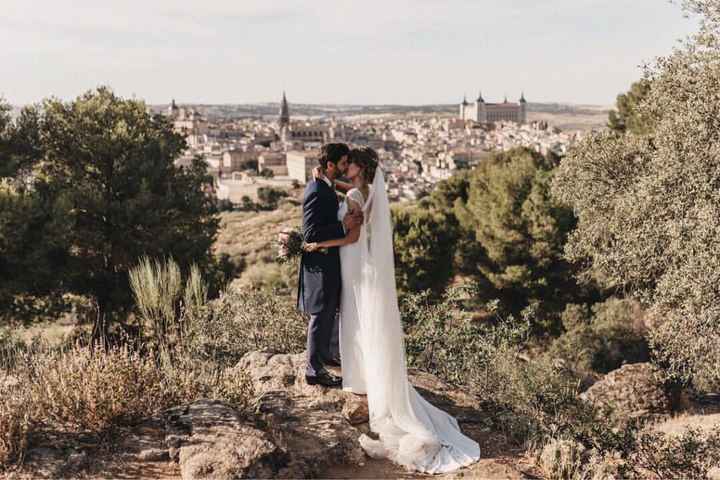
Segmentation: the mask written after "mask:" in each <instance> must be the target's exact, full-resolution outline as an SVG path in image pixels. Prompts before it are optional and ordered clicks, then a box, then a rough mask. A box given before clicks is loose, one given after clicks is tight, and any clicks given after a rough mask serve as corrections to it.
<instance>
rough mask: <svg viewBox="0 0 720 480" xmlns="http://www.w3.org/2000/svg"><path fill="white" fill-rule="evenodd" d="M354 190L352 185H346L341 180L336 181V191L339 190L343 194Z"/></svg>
mask: <svg viewBox="0 0 720 480" xmlns="http://www.w3.org/2000/svg"><path fill="white" fill-rule="evenodd" d="M352 188H353V185H352V183H345V182H341V181H340V180H335V189H336V190H339V191H341V192H343V193H347V192H349V191H350V190H351V189H352Z"/></svg>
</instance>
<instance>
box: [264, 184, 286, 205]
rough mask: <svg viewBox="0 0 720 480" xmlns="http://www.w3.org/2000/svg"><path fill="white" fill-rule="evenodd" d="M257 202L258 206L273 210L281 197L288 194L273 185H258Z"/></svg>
mask: <svg viewBox="0 0 720 480" xmlns="http://www.w3.org/2000/svg"><path fill="white" fill-rule="evenodd" d="M257 196H258V203H259V206H260V208H263V209H265V210H275V209H276V208H277V206H278V203H279V202H280V200H281V199H282V198H285V197H287V196H288V193H287V192H286V191H285V190H282V189H279V188H273V187H260V188H258V190H257Z"/></svg>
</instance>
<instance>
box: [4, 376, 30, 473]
mask: <svg viewBox="0 0 720 480" xmlns="http://www.w3.org/2000/svg"><path fill="white" fill-rule="evenodd" d="M0 382H5V379H3V378H2V377H0ZM24 393H25V389H24V388H22V387H21V386H19V385H6V384H5V383H0V470H2V469H3V467H4V466H6V465H9V464H12V463H19V462H21V461H22V458H23V455H24V454H25V450H26V449H27V446H28V435H29V433H30V428H31V418H30V412H29V410H28V407H29V405H28V402H27V398H26V396H25V395H24Z"/></svg>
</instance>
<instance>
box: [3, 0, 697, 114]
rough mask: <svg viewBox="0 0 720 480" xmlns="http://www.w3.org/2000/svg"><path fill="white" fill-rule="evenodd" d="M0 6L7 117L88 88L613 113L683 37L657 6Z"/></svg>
mask: <svg viewBox="0 0 720 480" xmlns="http://www.w3.org/2000/svg"><path fill="white" fill-rule="evenodd" d="M4 3H7V5H4V9H5V11H4V13H3V18H0V27H1V28H0V39H1V40H2V41H3V45H4V47H3V51H2V53H0V61H2V63H3V65H4V67H5V68H6V69H7V70H6V71H7V72H8V73H7V74H6V75H5V76H4V82H3V83H2V84H0V96H2V97H4V98H5V99H6V100H8V101H9V102H10V103H12V104H16V105H21V104H27V103H33V102H36V101H39V100H41V99H42V98H45V97H48V96H51V95H54V96H58V97H60V98H65V99H69V98H73V97H75V96H77V95H78V94H81V93H82V92H84V91H86V90H89V89H92V88H94V87H96V86H98V85H109V86H110V87H112V88H113V89H114V90H115V91H116V92H117V93H118V94H120V95H123V96H131V95H136V96H137V97H138V98H142V99H144V100H146V101H147V102H148V103H151V104H162V103H167V102H169V101H170V99H171V98H173V97H174V98H176V99H177V101H178V102H180V103H207V104H221V103H266V102H277V101H278V100H279V97H280V95H281V93H282V91H283V90H286V91H288V99H289V101H290V102H291V103H297V104H356V105H373V104H397V105H423V104H425V105H427V104H457V103H458V102H459V101H461V100H462V96H463V94H466V95H467V96H468V98H470V99H472V98H474V97H475V96H477V93H478V91H479V90H480V89H482V91H483V95H484V96H486V98H489V99H490V101H499V100H501V99H502V98H503V97H504V96H505V95H507V96H508V98H509V99H511V100H516V97H519V94H520V92H521V91H524V92H525V94H526V96H527V98H528V101H529V102H561V103H574V104H595V105H611V104H612V103H614V100H615V97H616V95H617V94H618V93H620V92H622V91H625V90H627V88H628V87H629V85H630V83H632V82H633V81H635V80H637V79H638V78H640V76H641V74H642V71H641V68H640V65H641V64H642V63H643V62H646V61H651V60H652V59H653V57H655V56H658V55H665V54H668V53H670V51H671V49H672V47H673V45H675V44H676V43H677V41H678V40H680V39H682V38H683V37H685V36H686V35H687V34H689V33H691V32H692V31H694V30H695V24H696V22H695V21H694V20H693V19H687V18H684V17H683V14H682V11H681V9H680V8H679V6H677V5H671V4H670V3H668V2H667V1H665V0H632V1H630V0H627V1H626V0H623V1H613V2H612V3H611V2H608V1H600V0H574V1H571V0H548V1H546V2H544V3H543V4H541V5H539V4H537V2H531V1H529V0H515V1H506V2H501V1H499V0H497V1H496V0H493V1H487V2H477V1H469V0H448V1H444V2H439V1H438V0H395V1H392V2H379V1H377V0H372V1H366V2H362V3H360V2H354V3H351V2H337V1H336V2H328V1H325V0H318V1H314V2H312V3H308V2H301V1H299V0H286V1H283V2H277V3H275V2H274V3H273V4H272V5H268V4H267V3H265V2H259V1H255V0H252V1H251V0H248V1H243V2H230V1H225V0H222V1H221V0H215V1H209V2H206V3H205V4H203V5H202V9H200V8H198V7H197V3H196V2H191V1H190V0H178V1H170V0H157V1H155V2H152V3H150V2H140V1H138V0H129V1H126V2H123V3H122V4H115V5H113V6H112V8H109V7H107V6H105V5H102V4H97V3H95V2H90V1H87V0H78V1H75V2H73V5H72V6H68V5H60V3H62V2H49V1H46V0H41V1H36V2H33V4H32V5H29V4H27V2H21V1H20V0H6V2H4Z"/></svg>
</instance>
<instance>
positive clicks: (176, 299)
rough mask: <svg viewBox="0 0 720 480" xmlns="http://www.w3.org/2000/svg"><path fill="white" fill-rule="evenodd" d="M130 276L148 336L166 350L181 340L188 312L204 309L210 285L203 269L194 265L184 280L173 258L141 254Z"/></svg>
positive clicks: (155, 344) (139, 313)
mask: <svg viewBox="0 0 720 480" xmlns="http://www.w3.org/2000/svg"><path fill="white" fill-rule="evenodd" d="M129 277H130V287H131V288H132V291H133V295H134V298H135V304H136V306H137V310H138V320H139V322H140V323H141V325H142V328H143V330H145V340H146V341H148V340H149V343H151V344H152V345H154V346H157V347H158V348H160V349H161V350H163V351H166V350H167V349H168V348H169V347H170V346H171V345H173V344H177V343H178V342H179V341H181V340H182V337H183V335H184V334H185V329H186V327H185V319H186V316H187V314H192V313H193V312H195V311H197V310H199V309H201V308H202V307H203V306H204V305H205V303H206V302H207V296H208V292H207V287H206V286H205V283H204V282H203V280H202V276H201V274H200V270H199V268H198V266H197V265H193V266H192V267H191V269H190V274H189V276H188V278H187V279H186V280H185V281H183V278H182V273H181V272H180V267H179V266H178V264H177V263H176V262H175V261H174V260H172V259H170V260H167V261H164V262H160V261H157V260H155V261H152V260H150V259H149V258H148V257H142V258H141V259H140V263H139V264H138V265H137V266H136V267H134V268H133V269H131V270H130V272H129Z"/></svg>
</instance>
